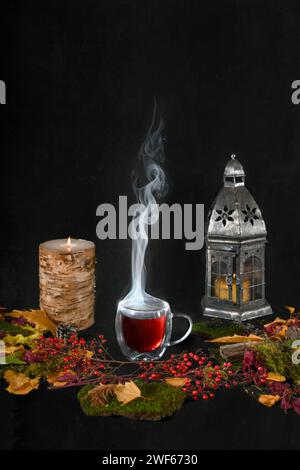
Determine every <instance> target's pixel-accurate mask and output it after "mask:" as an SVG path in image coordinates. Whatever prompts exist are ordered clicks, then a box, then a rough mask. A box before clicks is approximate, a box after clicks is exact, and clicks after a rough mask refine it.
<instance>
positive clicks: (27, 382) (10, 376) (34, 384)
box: [4, 370, 40, 395]
mask: <svg viewBox="0 0 300 470" xmlns="http://www.w3.org/2000/svg"><path fill="white" fill-rule="evenodd" d="M4 378H5V380H6V381H7V382H8V384H9V386H8V387H7V389H6V390H7V391H8V392H9V393H13V394H14V395H26V394H27V393H29V392H31V391H32V390H34V389H36V388H38V386H39V381H40V379H39V377H36V378H35V379H30V378H29V377H28V376H27V375H25V374H22V373H18V372H15V371H13V370H7V371H6V372H5V374H4Z"/></svg>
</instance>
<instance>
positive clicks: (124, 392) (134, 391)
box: [114, 381, 141, 405]
mask: <svg viewBox="0 0 300 470" xmlns="http://www.w3.org/2000/svg"><path fill="white" fill-rule="evenodd" d="M114 393H115V395H116V397H117V399H118V400H119V401H120V402H121V403H122V404H123V405H126V403H129V402H131V401H132V400H135V399H136V398H139V397H140V396H141V391H140V389H139V387H138V386H137V385H136V384H135V383H134V382H133V381H130V382H125V383H124V384H118V385H116V386H115V388H114Z"/></svg>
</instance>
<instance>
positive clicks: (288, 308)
mask: <svg viewBox="0 0 300 470" xmlns="http://www.w3.org/2000/svg"><path fill="white" fill-rule="evenodd" d="M285 308H286V309H287V310H288V311H289V312H290V314H291V315H293V314H294V313H295V310H296V309H295V307H289V306H288V305H285Z"/></svg>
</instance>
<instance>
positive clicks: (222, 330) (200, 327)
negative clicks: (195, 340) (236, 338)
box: [193, 320, 245, 339]
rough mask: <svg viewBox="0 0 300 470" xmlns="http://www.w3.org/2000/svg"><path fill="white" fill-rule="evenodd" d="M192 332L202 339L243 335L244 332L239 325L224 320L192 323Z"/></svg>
mask: <svg viewBox="0 0 300 470" xmlns="http://www.w3.org/2000/svg"><path fill="white" fill-rule="evenodd" d="M193 332H194V333H197V334H199V335H201V336H202V337H203V338H204V339H214V338H219V337H221V336H232V335H234V334H236V335H239V334H244V333H245V330H244V327H243V325H241V324H240V323H235V322H232V321H230V322H229V321H226V320H224V321H222V320H220V321H218V320H207V321H200V322H197V323H194V325H193Z"/></svg>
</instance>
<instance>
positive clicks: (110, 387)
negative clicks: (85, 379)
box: [88, 384, 115, 407]
mask: <svg viewBox="0 0 300 470" xmlns="http://www.w3.org/2000/svg"><path fill="white" fill-rule="evenodd" d="M114 389H115V385H114V384H105V385H104V384H99V385H96V387H94V388H92V390H90V391H89V392H88V397H89V399H90V404H91V405H92V406H96V407H97V406H104V405H106V404H107V403H108V402H109V401H110V399H111V398H112V397H113V395H114Z"/></svg>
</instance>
